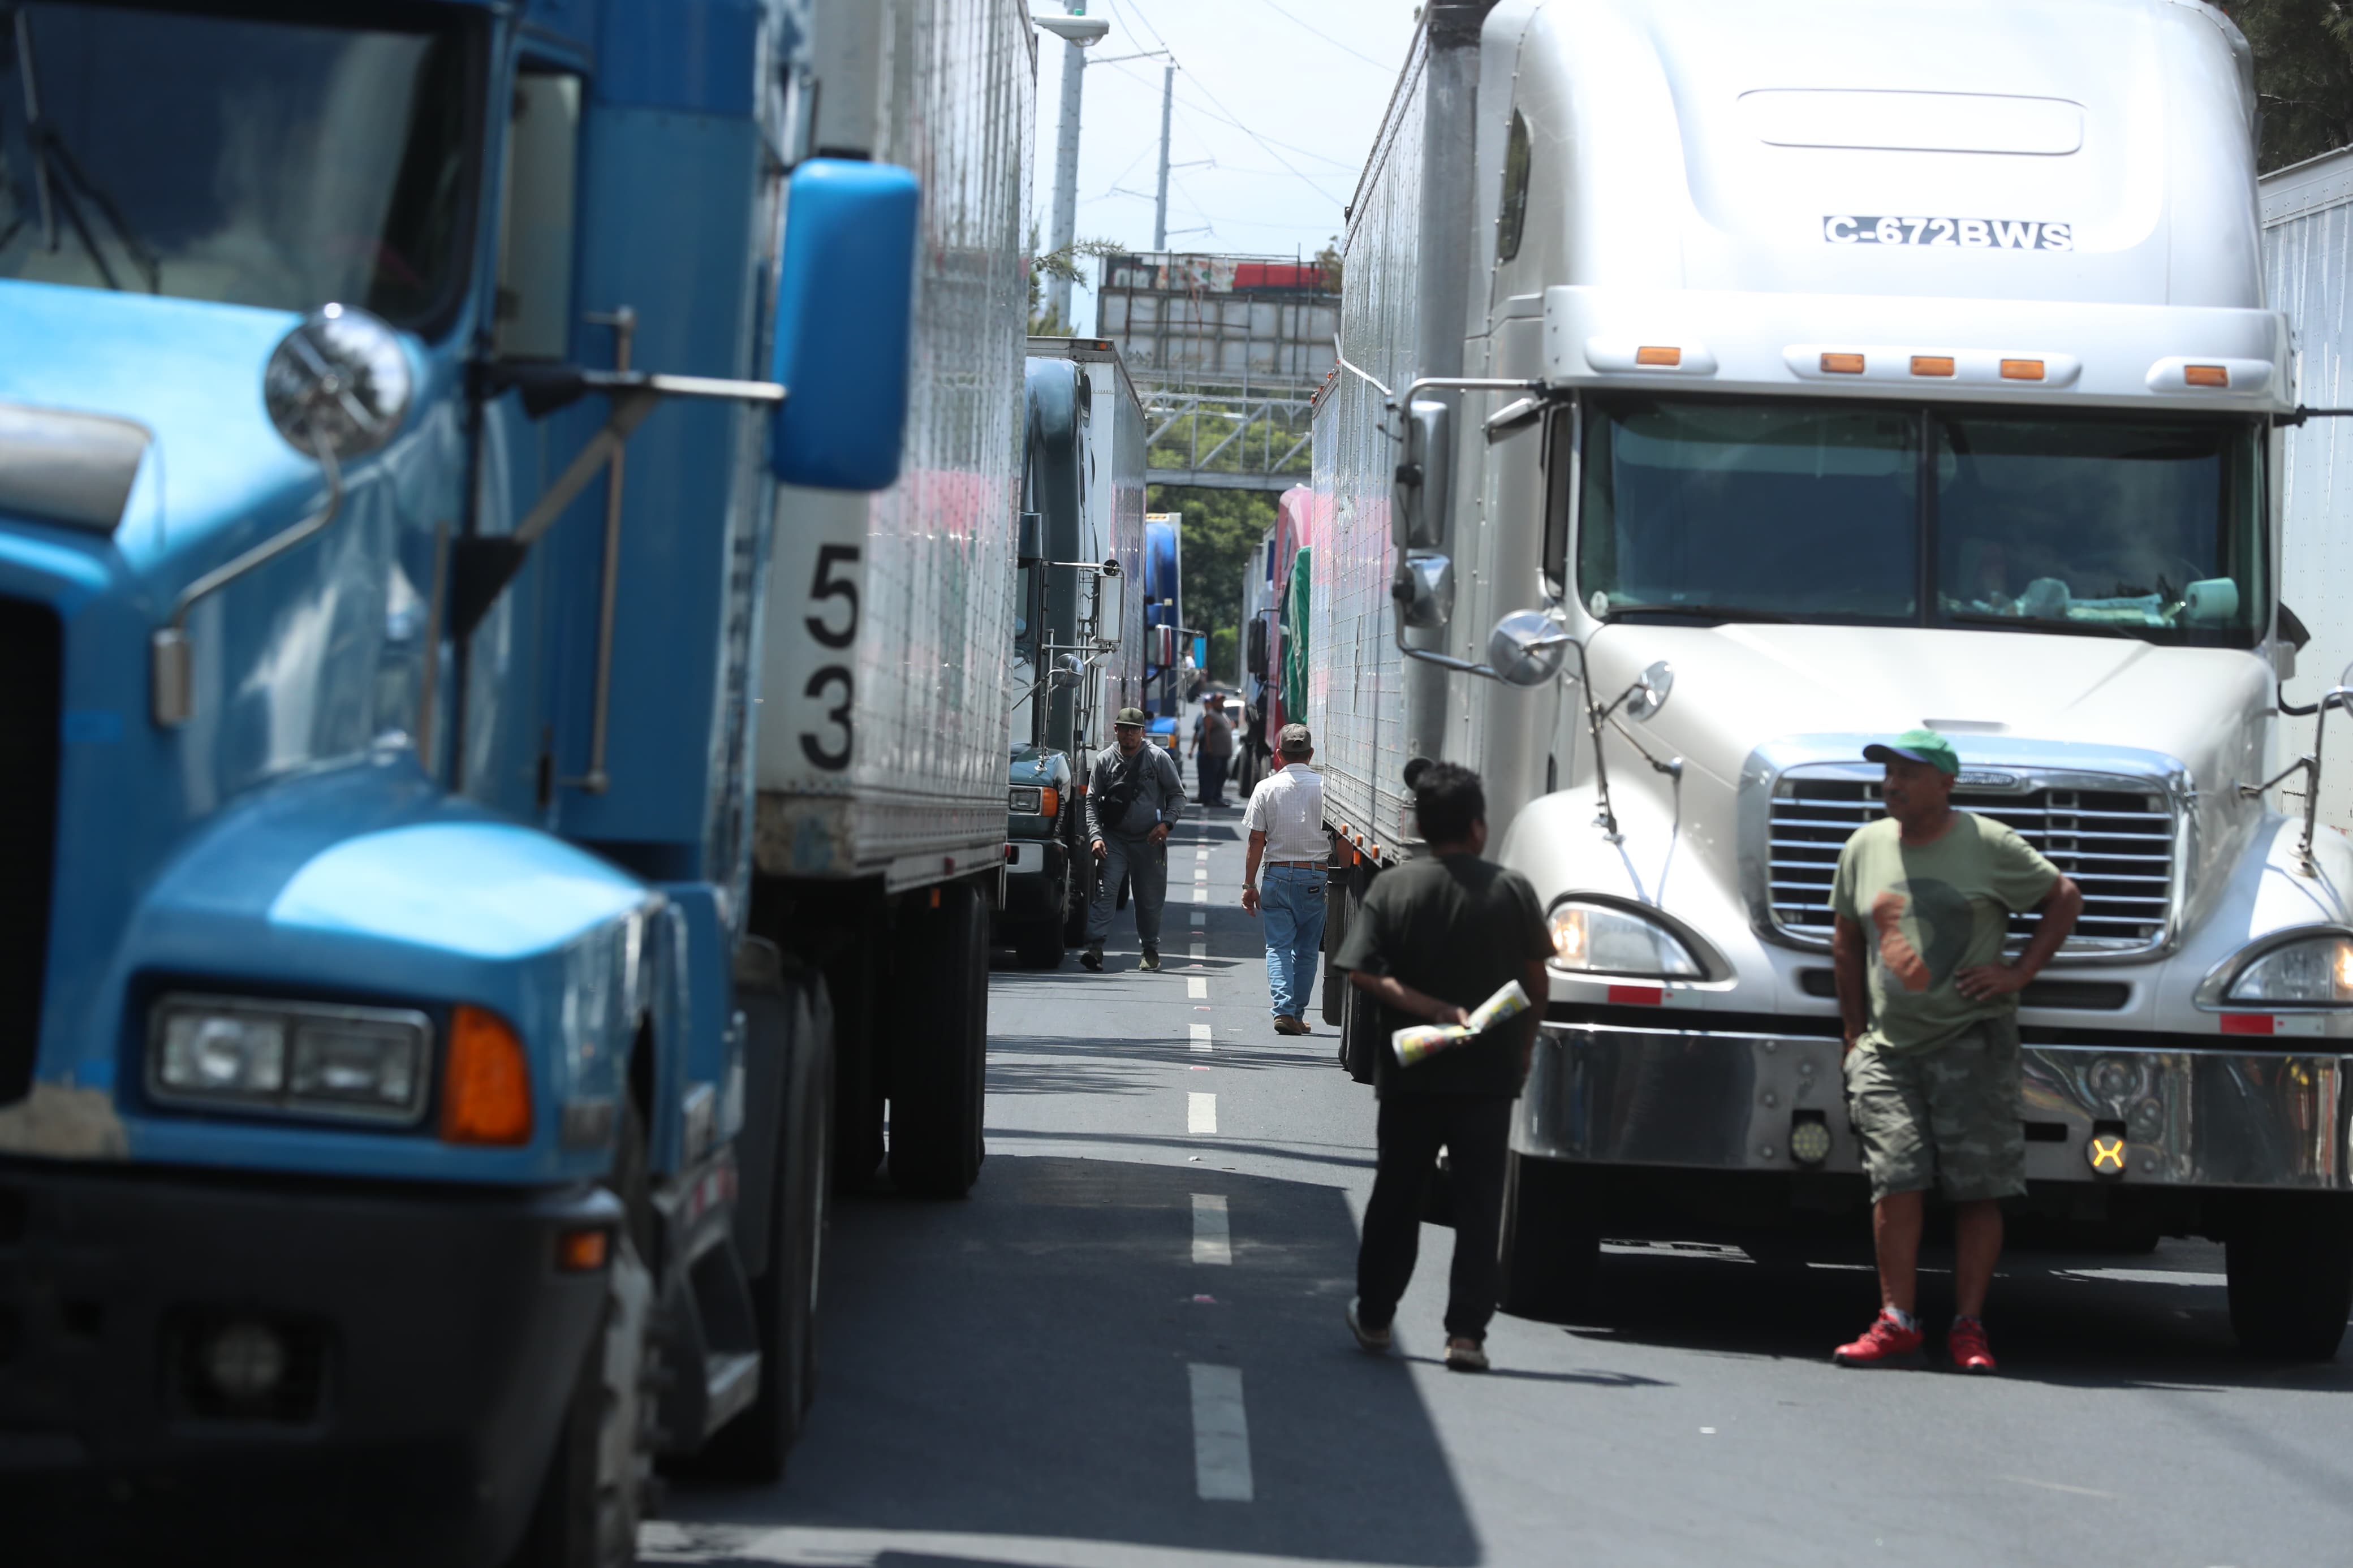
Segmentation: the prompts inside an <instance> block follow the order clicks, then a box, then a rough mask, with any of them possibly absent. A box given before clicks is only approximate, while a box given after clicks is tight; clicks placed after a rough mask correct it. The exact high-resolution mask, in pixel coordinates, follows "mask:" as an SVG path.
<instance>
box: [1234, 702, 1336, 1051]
mask: <svg viewBox="0 0 2353 1568" xmlns="http://www.w3.org/2000/svg"><path fill="white" fill-rule="evenodd" d="M1280 749H1281V755H1282V766H1281V767H1280V768H1278V769H1276V770H1275V771H1274V772H1273V773H1270V774H1268V775H1267V776H1266V777H1265V778H1264V779H1261V781H1259V786H1258V787H1257V788H1256V789H1254V790H1252V791H1250V805H1248V806H1247V807H1246V808H1244V810H1243V812H1242V826H1243V827H1244V828H1245V829H1246V830H1248V832H1249V834H1250V861H1249V864H1248V865H1247V866H1245V867H1244V868H1243V869H1242V908H1243V909H1245V910H1249V911H1250V913H1251V914H1253V915H1262V916H1263V917H1264V919H1265V921H1266V983H1267V988H1268V989H1269V990H1271V992H1273V993H1274V1006H1273V1009H1272V1011H1273V1013H1274V1032H1275V1033H1276V1034H1278V1035H1304V1034H1310V1033H1312V1032H1313V1031H1312V1030H1310V1029H1309V1028H1308V1026H1307V1021H1306V1020H1307V1003H1308V1000H1309V998H1310V997H1312V996H1314V994H1315V971H1316V969H1317V967H1318V965H1319V964H1320V963H1321V961H1322V957H1323V951H1324V862H1325V861H1326V860H1327V859H1329V858H1330V857H1331V851H1332V846H1331V841H1330V840H1329V839H1328V838H1326V837H1324V781H1323V779H1322V778H1320V777H1318V776H1317V775H1316V774H1315V773H1311V772H1310V771H1309V770H1308V767H1307V763H1308V761H1309V759H1310V758H1312V757H1314V755H1315V742H1314V737H1313V736H1311V735H1309V734H1308V732H1307V726H1306V725H1304V724H1285V725H1284V726H1283V727H1282V736H1281V737H1280ZM1261 862H1263V863H1264V867H1265V871H1266V886H1265V889H1264V890H1263V891H1261V889H1260V886H1259V870H1260V866H1261Z"/></svg>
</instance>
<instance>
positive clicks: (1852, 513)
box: [1577, 403, 2267, 647]
mask: <svg viewBox="0 0 2353 1568" xmlns="http://www.w3.org/2000/svg"><path fill="white" fill-rule="evenodd" d="M2262 450H2263V447H2262V442H2261V440H2260V437H2259V436H2258V433H2257V431H2256V428H2255V426H2254V425H2253V422H2251V421H2245V420H2220V419H2208V420H2187V421H2178V420H2177V421H2159V420H2154V419H2116V418H2106V417H2097V416H2094V417H2052V416H2022V415H2021V414H2020V413H2019V412H2017V411H2014V410H2009V409H2001V410H1989V411H1987V412H1985V413H1983V414H1978V413H1976V412H1973V411H1968V410H1939V409H1919V408H1909V409H1907V408H1856V407H1853V406H1852V405H1849V406H1845V407H1831V406H1823V405H1784V404H1734V403H1690V404H1678V403H1617V404H1604V405H1596V406H1593V407H1591V408H1590V409H1589V410H1588V414H1587V423H1586V444H1585V465H1584V473H1585V481H1584V507H1583V511H1582V519H1581V523H1580V528H1579V537H1578V547H1577V591H1578V593H1579V594H1580V595H1581V596H1582V597H1583V598H1584V600H1585V602H1586V604H1587V605H1588V606H1589V607H1592V608H1593V609H1594V610H1595V612H1596V613H1597V614H1599V615H1603V616H1611V617H1617V616H1629V617H1638V618H1652V617H1657V618H1662V619H1663V618H1670V617H1672V618H1692V619H1710V620H1804V621H1833V622H1837V621H1843V622H1857V623H1862V624H1880V625H1937V626H1968V627H1978V626H1989V627H2008V628H2010V629H2020V630H2023V629H2029V628H2031V629H2037V630H2050V631H2064V632H2074V633H2083V634H2088V635H2094V636H2127V637H2143V638H2146V639H2147V640H2150V641H2156V642H2173V643H2194V644H2200V645H2206V646H2227V647H2250V646H2252V645H2253V642H2254V641H2255V638H2256V635H2257V629H2258V628H2259V627H2261V626H2263V625H2265V624H2266V617H2267V608H2266V602H2265V594H2266V592H2267V587H2266V583H2265V580H2264V574H2263V547H2262V546H2263V527H2262V520H2263V471H2262V457H2261V454H2262ZM1929 453H1933V454H1934V461H1933V462H1929V461H1927V460H1926V454H1929ZM1924 562H1925V563H1926V565H1927V569H1926V570H1925V571H1924V569H1923V563H1924Z"/></svg>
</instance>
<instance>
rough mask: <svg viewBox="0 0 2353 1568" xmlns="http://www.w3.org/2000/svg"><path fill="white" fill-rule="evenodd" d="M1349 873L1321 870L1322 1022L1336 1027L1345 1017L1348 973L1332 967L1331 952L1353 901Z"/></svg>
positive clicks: (1343, 933)
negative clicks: (1322, 919) (1322, 896)
mask: <svg viewBox="0 0 2353 1568" xmlns="http://www.w3.org/2000/svg"><path fill="white" fill-rule="evenodd" d="M1348 881H1349V873H1347V872H1345V871H1339V872H1335V871H1332V870H1328V869H1327V870H1326V871H1325V872H1324V1022H1325V1023H1327V1024H1330V1025H1333V1026H1335V1027H1336V1026H1340V1025H1341V1023H1342V1022H1343V1020H1344V1019H1345V1017H1346V1012H1345V1008H1346V1006H1347V1002H1348V998H1347V994H1346V993H1347V986H1348V976H1347V975H1346V973H1344V972H1343V971H1341V970H1338V969H1335V968H1334V967H1333V966H1332V955H1333V954H1334V953H1335V952H1339V951H1340V943H1341V942H1343V941H1344V940H1345V938H1346V937H1347V934H1348V921H1349V919H1350V917H1352V916H1353V915H1355V913H1356V899H1355V898H1354V897H1352V896H1351V894H1350V892H1349V889H1348Z"/></svg>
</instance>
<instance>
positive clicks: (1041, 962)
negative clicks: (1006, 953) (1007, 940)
mask: <svg viewBox="0 0 2353 1568" xmlns="http://www.w3.org/2000/svg"><path fill="white" fill-rule="evenodd" d="M1013 956H1014V957H1016V958H1018V959H1019V960H1020V961H1021V967H1022V968H1024V969H1059V968H1060V967H1061V963H1062V922H1061V921H1060V920H1058V919H1056V918H1054V917H1053V916H1047V917H1046V918H1045V919H1043V920H1035V921H1025V922H1024V923H1022V924H1020V925H1018V926H1015V927H1014V928H1013Z"/></svg>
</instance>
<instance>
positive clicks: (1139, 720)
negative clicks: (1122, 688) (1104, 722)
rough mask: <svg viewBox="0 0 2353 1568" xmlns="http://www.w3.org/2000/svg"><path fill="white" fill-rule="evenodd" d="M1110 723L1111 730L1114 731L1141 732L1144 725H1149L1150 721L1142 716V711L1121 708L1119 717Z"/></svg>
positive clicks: (1139, 709)
mask: <svg viewBox="0 0 2353 1568" xmlns="http://www.w3.org/2000/svg"><path fill="white" fill-rule="evenodd" d="M1111 722H1112V728H1113V729H1115V730H1118V729H1136V730H1141V729H1143V728H1144V727H1145V725H1146V724H1148V723H1150V722H1151V721H1150V720H1148V719H1146V718H1145V716H1144V710H1143V709H1141V708H1123V709H1121V710H1119V716H1118V717H1117V718H1115V719H1113V721H1111Z"/></svg>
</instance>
